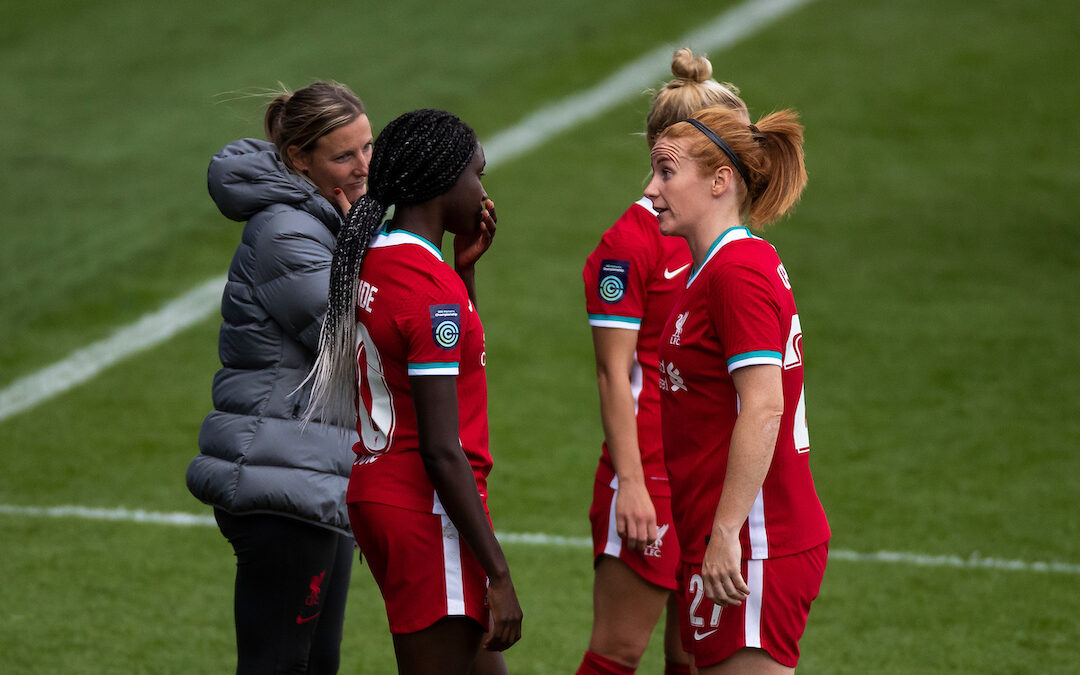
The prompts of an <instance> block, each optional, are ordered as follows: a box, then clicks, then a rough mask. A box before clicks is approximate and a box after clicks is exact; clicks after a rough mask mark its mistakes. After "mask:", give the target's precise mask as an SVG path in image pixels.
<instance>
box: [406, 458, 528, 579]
mask: <svg viewBox="0 0 1080 675" xmlns="http://www.w3.org/2000/svg"><path fill="white" fill-rule="evenodd" d="M420 457H421V459H422V460H423V463H424V469H425V471H427V475H428V478H429V479H430V480H431V484H432V485H433V486H434V487H435V492H436V493H438V495H439V501H440V502H441V503H442V505H443V508H444V509H445V510H446V515H447V516H448V517H449V518H450V520H451V521H452V522H453V523H454V526H455V527H457V529H458V533H459V534H460V535H461V538H462V539H464V540H465V543H466V544H468V546H469V549H470V550H471V551H472V552H473V555H475V556H476V559H477V560H478V561H479V562H480V565H481V567H483V568H484V571H485V572H486V573H487V575H488V577H489V578H491V579H501V578H505V577H508V576H509V574H510V571H509V566H508V565H507V563H506V557H505V556H504V555H503V551H502V548H501V547H500V546H499V542H498V540H497V539H496V538H495V533H494V532H492V530H491V524H490V522H489V520H488V517H487V513H486V512H485V510H484V504H483V501H482V500H481V498H480V494H479V492H478V491H477V489H476V478H475V476H474V475H473V471H472V467H470V466H469V462H468V460H466V458H465V455H464V454H463V453H462V451H461V448H460V447H455V446H444V447H438V446H436V447H423V446H422V447H421V449H420Z"/></svg>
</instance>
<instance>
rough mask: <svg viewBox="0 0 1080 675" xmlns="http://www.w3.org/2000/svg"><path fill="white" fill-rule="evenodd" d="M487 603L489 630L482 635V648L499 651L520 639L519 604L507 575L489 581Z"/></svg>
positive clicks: (520, 616) (520, 615) (520, 617)
mask: <svg viewBox="0 0 1080 675" xmlns="http://www.w3.org/2000/svg"><path fill="white" fill-rule="evenodd" d="M488 604H489V605H490V607H491V630H490V631H489V632H488V634H487V635H486V636H485V637H484V649H487V650H489V651H493V652H501V651H503V650H504V649H508V648H509V647H510V646H511V645H512V644H514V643H515V642H517V641H518V640H520V639H521V619H522V614H521V605H520V604H518V599H517V593H516V592H515V591H514V583H513V582H512V581H511V580H510V577H509V576H508V577H507V578H506V579H502V580H495V579H492V580H490V581H489V583H488Z"/></svg>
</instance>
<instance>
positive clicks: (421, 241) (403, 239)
mask: <svg viewBox="0 0 1080 675" xmlns="http://www.w3.org/2000/svg"><path fill="white" fill-rule="evenodd" d="M379 237H382V238H383V239H384V240H385V241H384V242H379V244H378V247H382V246H396V245H398V244H416V245H418V246H422V247H424V248H426V249H427V250H428V252H429V253H431V255H433V256H435V257H436V258H438V259H439V261H440V262H446V261H445V260H444V259H443V256H442V251H440V250H439V248H438V247H437V246H435V244H434V243H432V242H430V241H428V240H427V239H426V238H424V237H421V236H420V235H419V234H416V233H415V232H409V231H407V230H395V229H393V228H391V227H390V221H386V222H385V223H383V226H382V227H381V228H379V232H378V235H377V236H376V239H378V238H379ZM372 248H376V244H375V243H374V242H373V243H372Z"/></svg>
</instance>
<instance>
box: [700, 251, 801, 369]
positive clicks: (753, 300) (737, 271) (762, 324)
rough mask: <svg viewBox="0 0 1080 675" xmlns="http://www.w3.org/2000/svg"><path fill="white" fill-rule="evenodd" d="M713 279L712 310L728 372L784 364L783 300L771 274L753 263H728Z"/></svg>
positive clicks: (711, 291) (710, 293)
mask: <svg viewBox="0 0 1080 675" xmlns="http://www.w3.org/2000/svg"><path fill="white" fill-rule="evenodd" d="M710 281H711V284H710V287H709V297H710V303H709V304H710V313H711V314H712V320H713V325H714V327H715V328H716V331H717V334H718V335H719V336H720V341H721V343H722V344H723V347H724V358H725V359H726V360H727V368H728V372H732V371H734V370H736V369H738V368H742V367H745V366H753V365H762V364H767V365H777V366H779V365H781V364H782V363H783V361H782V354H783V348H784V340H783V335H782V326H781V316H780V314H781V309H780V302H779V299H778V298H777V297H776V287H775V285H774V284H773V283H772V281H771V280H770V279H769V277H768V275H767V274H765V273H764V272H762V271H761V270H759V269H757V268H755V267H753V266H751V265H745V264H741V263H728V264H726V265H724V266H722V267H721V268H720V269H719V270H718V273H717V274H716V275H715V276H713V277H712V278H711V279H710Z"/></svg>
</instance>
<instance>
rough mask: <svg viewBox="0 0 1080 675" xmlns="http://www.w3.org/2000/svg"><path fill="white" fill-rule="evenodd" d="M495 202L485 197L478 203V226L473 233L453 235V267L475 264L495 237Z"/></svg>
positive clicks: (458, 267)
mask: <svg viewBox="0 0 1080 675" xmlns="http://www.w3.org/2000/svg"><path fill="white" fill-rule="evenodd" d="M497 221H498V217H497V216H496V215H495V202H493V201H491V200H490V199H488V198H487V197H485V198H484V199H483V200H482V201H481V203H480V227H479V228H477V231H476V233H475V234H473V235H462V234H458V235H455V236H454V267H456V268H457V269H461V268H463V267H470V266H472V265H475V264H476V261H477V260H479V259H480V256H482V255H484V252H485V251H487V250H488V248H490V247H491V242H492V241H493V240H494V239H495V223H496V222H497Z"/></svg>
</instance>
